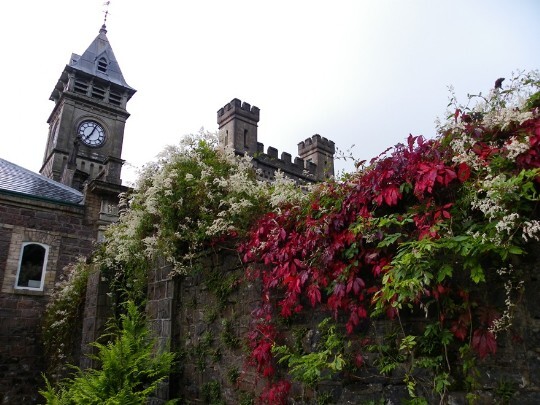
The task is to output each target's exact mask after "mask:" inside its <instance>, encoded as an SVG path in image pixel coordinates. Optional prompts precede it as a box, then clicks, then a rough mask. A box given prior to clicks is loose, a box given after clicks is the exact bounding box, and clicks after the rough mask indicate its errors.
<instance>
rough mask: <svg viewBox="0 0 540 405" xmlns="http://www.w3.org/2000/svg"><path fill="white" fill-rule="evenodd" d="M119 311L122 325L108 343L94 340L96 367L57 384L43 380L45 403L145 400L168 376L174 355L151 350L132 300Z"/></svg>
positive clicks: (142, 322)
mask: <svg viewBox="0 0 540 405" xmlns="http://www.w3.org/2000/svg"><path fill="white" fill-rule="evenodd" d="M126 311H127V313H126V314H124V315H122V317H121V320H122V329H121V330H119V331H118V332H117V333H116V334H113V335H112V338H113V340H112V341H111V342H110V343H108V344H100V343H94V346H95V347H96V348H97V349H98V354H97V355H96V359H97V360H98V361H99V362H100V364H101V368H100V369H98V370H80V369H79V370H78V371H77V375H76V376H75V377H73V378H70V379H67V380H65V381H63V382H61V383H59V385H58V386H57V387H53V386H52V385H51V384H50V382H49V381H48V380H47V381H46V382H47V389H46V390H44V391H40V393H41V394H42V395H43V396H44V397H45V399H46V401H47V404H51V405H63V404H96V405H97V404H111V405H113V404H126V405H127V404H130V405H131V404H134V405H135V404H145V403H146V401H147V399H148V397H149V396H150V395H152V393H153V392H154V391H155V390H156V388H157V387H158V386H159V384H160V382H161V381H163V380H164V379H165V378H167V377H168V375H169V373H170V371H171V368H172V365H173V361H174V355H173V354H172V353H170V352H167V351H158V352H157V353H155V354H154V352H155V349H154V348H155V346H156V341H155V340H153V339H151V337H150V331H149V329H148V326H147V325H146V322H145V320H144V318H143V316H142V315H141V314H140V313H139V310H138V308H137V307H136V306H135V304H133V303H132V302H128V303H127V305H126Z"/></svg>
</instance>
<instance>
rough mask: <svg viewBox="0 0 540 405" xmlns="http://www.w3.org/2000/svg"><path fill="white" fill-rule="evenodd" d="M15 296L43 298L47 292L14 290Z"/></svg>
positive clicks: (23, 289)
mask: <svg viewBox="0 0 540 405" xmlns="http://www.w3.org/2000/svg"><path fill="white" fill-rule="evenodd" d="M13 294H17V295H36V296H42V295H45V291H43V290H30V289H27V288H13Z"/></svg>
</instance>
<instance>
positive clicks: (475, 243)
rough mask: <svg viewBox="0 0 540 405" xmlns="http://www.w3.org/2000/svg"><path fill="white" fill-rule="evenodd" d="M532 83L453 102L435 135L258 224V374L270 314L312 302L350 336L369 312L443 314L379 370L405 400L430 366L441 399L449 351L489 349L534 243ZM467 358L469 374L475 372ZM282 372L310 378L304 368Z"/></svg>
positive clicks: (273, 330) (254, 273)
mask: <svg viewBox="0 0 540 405" xmlns="http://www.w3.org/2000/svg"><path fill="white" fill-rule="evenodd" d="M539 88H540V76H539V73H538V72H536V71H535V72H531V73H529V74H519V75H518V76H517V77H515V78H514V79H512V80H511V81H510V86H509V88H507V89H505V90H500V89H495V90H492V91H491V92H490V94H488V95H487V96H482V95H481V94H480V95H477V96H470V97H469V103H468V104H467V105H465V106H462V105H458V104H457V102H456V100H455V98H452V100H451V102H450V105H449V106H450V108H451V111H450V112H449V114H448V119H447V120H446V122H444V123H440V124H439V135H438V137H436V138H434V139H429V140H428V139H425V138H424V137H422V136H412V135H411V136H409V138H408V139H407V142H406V143H405V144H398V145H396V146H395V147H394V148H391V149H389V150H388V151H386V152H385V153H383V154H381V155H380V156H378V157H377V158H375V159H373V160H372V161H371V162H370V163H369V165H367V166H365V167H361V169H360V170H359V171H358V172H357V173H355V174H351V175H349V176H347V177H346V178H345V179H344V181H342V182H328V183H325V184H323V185H321V186H320V187H319V188H318V189H316V190H315V191H314V192H313V193H311V194H310V195H309V198H308V199H307V200H306V201H300V202H299V203H294V204H288V205H284V206H283V207H282V209H281V211H280V212H270V213H268V214H266V215H265V216H264V217H263V218H262V219H261V220H259V222H258V223H257V224H256V226H254V228H253V230H252V233H251V237H250V239H249V240H248V241H247V242H246V243H245V244H243V246H242V247H241V248H240V250H241V252H242V253H243V258H244V261H245V262H246V263H252V264H253V265H252V266H251V269H250V270H249V271H248V276H250V277H253V278H255V279H260V280H262V283H263V291H262V305H261V308H260V309H259V310H258V311H255V312H254V314H255V319H254V322H253V327H252V332H251V334H250V338H251V339H250V340H251V343H250V344H251V350H252V352H251V361H252V362H253V363H254V364H255V365H256V366H257V370H258V371H259V372H260V373H261V374H263V376H265V377H267V378H269V380H272V379H273V378H274V376H275V368H274V366H273V364H274V358H273V353H272V347H275V345H276V344H277V343H276V339H277V337H278V335H279V334H278V333H277V327H276V323H275V319H276V318H277V317H282V318H287V319H293V316H294V315H295V314H298V313H300V312H301V311H303V310H304V309H305V308H306V307H309V306H311V307H313V308H321V309H322V310H327V311H329V312H330V313H332V314H333V315H334V316H335V317H336V318H337V317H338V316H340V317H345V319H346V320H347V321H346V329H347V332H348V333H349V334H350V335H354V334H357V333H362V332H364V331H365V326H366V323H367V321H368V319H369V318H370V317H380V316H386V317H388V318H389V319H399V318H400V317H401V316H402V315H403V314H404V313H409V312H415V313H425V314H426V316H427V315H431V316H433V317H434V318H435V319H437V320H438V321H437V322H435V323H433V324H432V325H431V326H429V327H428V328H426V330H425V333H424V334H423V335H422V334H420V335H415V334H410V332H409V331H407V330H405V329H404V328H402V327H401V328H400V333H399V335H398V337H397V342H396V343H397V344H396V347H395V349H393V350H394V351H395V356H394V357H393V359H394V360H392V361H393V362H394V363H393V364H390V363H387V362H386V363H384V364H382V367H383V368H384V369H387V370H390V368H388V367H390V366H391V367H392V368H395V367H396V366H397V363H396V360H395V359H398V360H397V361H398V362H399V363H403V365H404V367H405V382H406V383H407V387H408V388H409V393H410V395H411V397H416V395H417V393H416V383H417V381H416V377H415V375H417V374H418V371H419V370H422V369H424V370H426V369H427V370H429V372H431V373H433V374H434V376H435V377H434V378H433V379H432V384H433V386H432V388H433V391H434V392H435V393H438V394H439V395H441V397H443V398H444V396H445V395H446V391H447V389H448V387H449V384H450V383H451V380H450V379H449V373H450V372H451V371H452V370H451V367H450V360H449V357H448V351H449V348H450V347H453V348H454V350H455V352H458V349H459V351H460V352H462V353H469V351H468V350H466V349H463V350H461V349H462V348H466V347H470V348H471V349H472V350H473V351H474V352H475V353H476V356H477V358H479V359H483V358H485V357H486V356H488V355H492V354H494V353H495V352H496V349H497V343H496V336H497V333H499V332H501V331H503V330H506V329H508V327H509V326H510V325H511V322H512V317H513V315H512V314H513V308H514V302H515V300H516V298H517V297H516V296H518V295H519V294H520V293H521V291H522V288H523V278H522V276H521V275H520V272H521V271H522V269H519V268H516V267H515V266H516V263H519V260H518V259H517V258H518V257H519V256H522V255H524V254H525V253H526V251H527V248H528V247H529V248H530V245H529V242H530V241H531V240H536V241H538V240H540V220H539V218H538V212H537V208H536V207H537V204H538V201H539V199H540V194H539V180H540V111H539V109H538V108H537V107H534V108H532V109H531V108H530V106H531V100H537V98H538V96H537V94H538V93H537V92H538V89H539ZM535 93H536V94H535ZM475 101H476V103H475V104H473V103H474V102H475ZM469 104H473V105H472V106H469ZM261 265H264V266H261ZM488 279H489V280H491V282H494V283H496V284H497V285H499V286H501V288H502V289H503V290H504V291H505V292H506V304H505V308H501V310H497V309H494V308H493V303H492V302H490V301H489V296H487V295H486V294H483V295H481V296H480V295H474V290H475V286H476V285H478V284H480V283H484V282H486V280H488ZM476 289H478V288H476ZM275 303H277V305H274V304H275ZM501 312H502V315H501ZM400 325H401V323H400ZM380 352H381V354H382V355H384V353H389V352H388V351H386V349H382V348H381V349H380ZM280 353H281V354H283V353H282V352H280ZM359 355H360V358H361V353H359ZM357 358H359V357H357ZM387 358H388V356H387ZM287 359H289V360H290V359H291V357H290V356H289V357H287ZM300 360H302V359H299V361H300ZM469 360H470V359H469V358H467V361H466V359H465V358H463V359H462V362H463V364H464V371H463V372H464V373H466V374H467V375H468V376H471V375H473V374H474V373H473V371H471V370H472V367H473V366H472V365H471V362H470V361H469ZM360 363H361V362H360ZM289 366H290V367H293V368H292V369H290V370H289V373H291V374H292V375H293V377H295V376H296V378H299V379H300V380H303V379H304V375H303V374H301V373H300V374H299V371H301V370H300V369H298V362H296V361H295V362H293V364H291V363H290V361H289ZM465 368H466V370H465ZM424 374H425V373H424ZM473 385H474V384H473V382H471V384H470V386H469V388H471V387H472V386H473ZM270 389H271V388H270Z"/></svg>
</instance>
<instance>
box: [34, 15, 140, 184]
mask: <svg viewBox="0 0 540 405" xmlns="http://www.w3.org/2000/svg"><path fill="white" fill-rule="evenodd" d="M106 34H107V30H106V27H105V25H103V26H102V27H101V29H100V31H99V35H98V36H97V37H96V38H95V39H94V41H93V42H92V43H91V44H90V46H89V47H88V48H87V49H86V51H84V53H83V54H82V55H77V54H72V55H71V58H70V61H69V63H68V64H67V65H66V67H65V68H64V71H63V72H62V74H61V75H60V78H59V79H58V82H57V84H56V86H55V87H54V90H53V91H52V93H51V97H50V99H51V100H52V101H54V103H55V105H54V108H53V111H52V113H51V115H50V116H49V119H48V121H47V122H48V124H49V135H48V139H47V145H46V147H45V155H44V157H43V165H42V167H41V170H40V173H41V174H42V175H44V176H46V177H49V178H51V179H53V180H56V181H60V182H62V183H64V184H66V185H68V186H71V187H74V188H77V189H82V188H83V186H84V184H85V183H87V182H89V181H91V180H94V179H97V180H100V181H103V182H107V183H112V184H118V185H119V184H121V179H120V174H121V168H122V164H123V160H122V158H121V156H122V144H123V141H124V127H125V124H126V120H127V118H128V117H129V113H128V112H127V110H126V104H127V102H128V101H129V99H130V98H131V97H132V96H133V94H135V92H136V90H135V89H133V88H132V87H130V86H129V85H128V84H127V83H126V81H125V80H124V77H123V75H122V71H121V70H120V66H119V65H118V62H117V60H116V57H115V56H114V53H113V50H112V48H111V45H110V43H109V40H108V39H107V36H106Z"/></svg>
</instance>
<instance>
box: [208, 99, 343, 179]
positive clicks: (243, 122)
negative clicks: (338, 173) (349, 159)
mask: <svg viewBox="0 0 540 405" xmlns="http://www.w3.org/2000/svg"><path fill="white" fill-rule="evenodd" d="M259 117H260V110H259V108H258V107H255V106H251V104H249V103H246V102H242V101H240V100H239V99H237V98H234V99H233V100H232V101H231V102H230V103H227V104H226V105H225V106H224V107H223V108H220V109H219V110H218V112H217V122H218V124H219V142H220V146H221V147H222V148H225V147H228V148H231V149H233V150H234V151H235V153H237V154H239V155H244V154H245V153H247V154H249V155H251V156H253V158H254V159H253V164H254V166H255V167H256V168H257V169H258V170H259V173H260V175H261V177H262V178H264V179H268V180H272V179H274V177H275V172H276V170H281V171H282V172H284V173H285V174H286V175H287V176H288V177H291V178H293V179H295V180H296V181H299V182H304V183H305V182H316V181H322V180H324V179H326V178H328V177H331V176H333V175H334V153H335V150H336V149H335V146H334V142H332V141H330V140H328V139H326V138H323V137H321V136H320V135H318V134H316V135H313V136H312V137H311V138H308V139H306V140H305V141H303V142H300V143H299V144H298V157H296V158H294V159H293V157H292V155H291V154H290V153H287V152H282V153H281V155H279V152H278V150H277V149H276V148H274V147H272V146H269V147H268V149H267V150H266V152H265V151H264V145H263V144H262V143H260V142H259V141H258V139H257V123H258V122H259Z"/></svg>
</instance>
